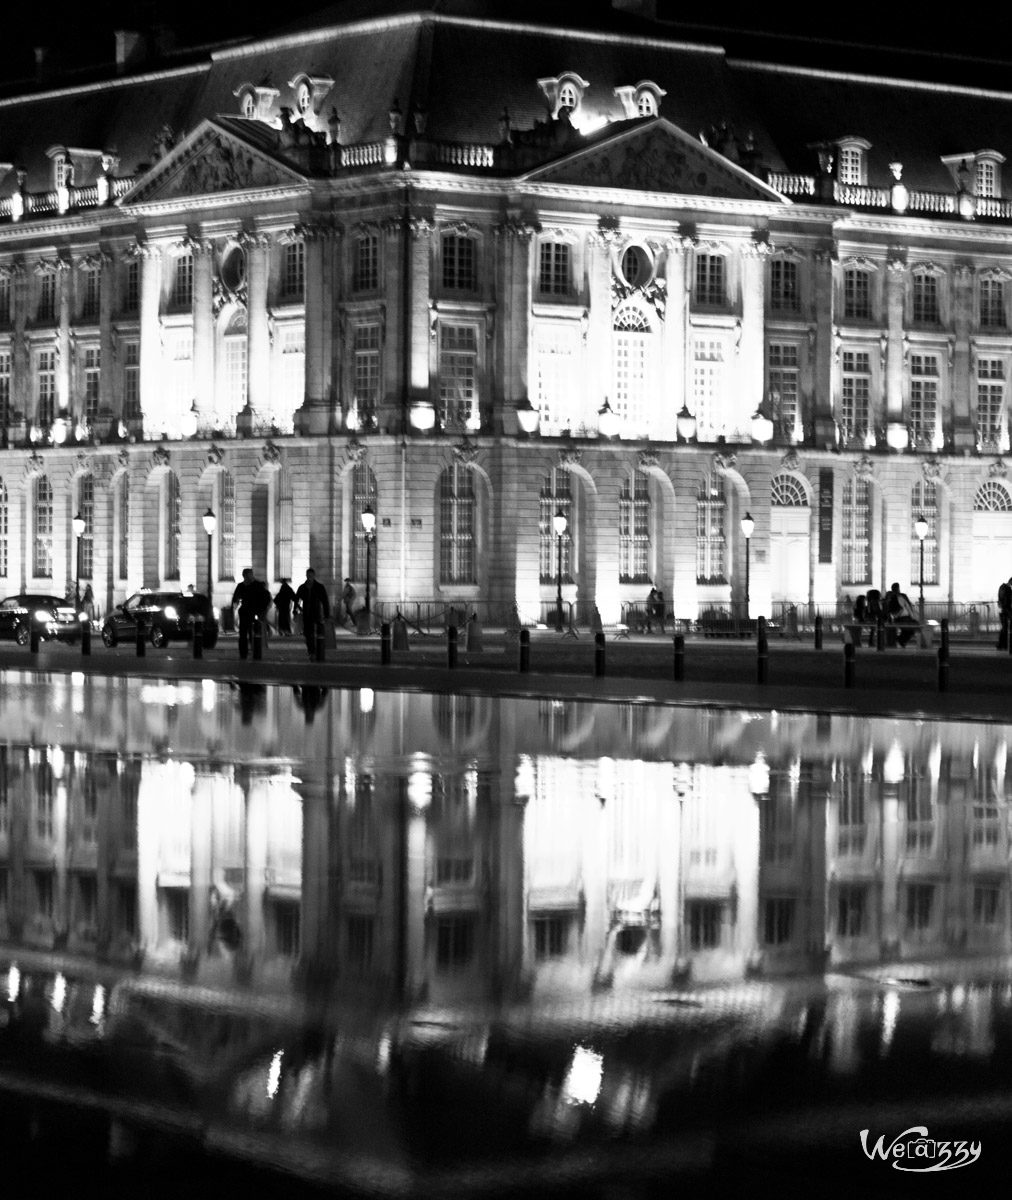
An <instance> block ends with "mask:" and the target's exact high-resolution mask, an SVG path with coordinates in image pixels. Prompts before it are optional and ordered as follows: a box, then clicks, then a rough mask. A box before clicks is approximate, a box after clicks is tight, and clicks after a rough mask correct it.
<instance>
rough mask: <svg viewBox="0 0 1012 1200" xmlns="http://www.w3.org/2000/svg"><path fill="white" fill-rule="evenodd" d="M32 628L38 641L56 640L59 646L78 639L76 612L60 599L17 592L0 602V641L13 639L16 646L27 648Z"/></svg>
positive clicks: (59, 597)
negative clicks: (35, 630) (0, 639)
mask: <svg viewBox="0 0 1012 1200" xmlns="http://www.w3.org/2000/svg"><path fill="white" fill-rule="evenodd" d="M33 626H34V628H35V629H37V630H38V634H39V638H40V639H41V640H42V641H46V640H48V639H50V638H56V639H58V640H59V641H61V642H77V641H80V639H81V622H80V620H79V619H78V615H77V610H76V609H75V608H74V605H73V604H72V603H68V602H67V601H66V600H64V599H63V597H62V596H47V595H45V594H44V593H42V592H19V593H18V594H17V595H16V596H8V597H7V598H6V599H5V600H0V638H14V639H15V641H16V642H17V643H18V645H19V646H27V645H28V643H29V641H30V640H31V636H32V627H33Z"/></svg>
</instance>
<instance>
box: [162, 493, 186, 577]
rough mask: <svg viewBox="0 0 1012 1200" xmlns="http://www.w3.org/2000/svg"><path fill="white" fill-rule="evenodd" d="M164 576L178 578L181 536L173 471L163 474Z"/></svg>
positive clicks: (179, 509) (179, 508)
mask: <svg viewBox="0 0 1012 1200" xmlns="http://www.w3.org/2000/svg"><path fill="white" fill-rule="evenodd" d="M164 502H165V578H166V579H178V578H179V542H180V538H181V537H182V527H181V517H182V510H181V503H180V499H179V477H178V476H177V475H176V474H175V472H174V471H169V472H167V473H166V476H165V492H164Z"/></svg>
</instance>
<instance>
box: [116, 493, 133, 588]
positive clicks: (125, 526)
mask: <svg viewBox="0 0 1012 1200" xmlns="http://www.w3.org/2000/svg"><path fill="white" fill-rule="evenodd" d="M117 509H118V511H117V523H118V529H117V533H118V534H119V546H118V549H119V553H118V555H117V558H118V559H119V564H118V571H117V576H118V578H119V579H126V577H127V570H128V567H129V563H130V479H129V477H128V476H127V474H126V473H125V472H124V474H123V476H122V478H121V479H120V481H119V491H118V502H117Z"/></svg>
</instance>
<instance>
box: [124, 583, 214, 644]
mask: <svg viewBox="0 0 1012 1200" xmlns="http://www.w3.org/2000/svg"><path fill="white" fill-rule="evenodd" d="M197 618H199V619H200V620H201V621H203V623H204V645H205V646H206V647H208V648H210V647H211V646H214V645H215V644H216V643H217V641H218V613H217V610H216V609H215V608H214V606H213V605H212V604H211V603H210V602H209V601H208V598H207V597H206V596H205V595H203V594H202V593H201V592H160V591H158V592H156V591H140V592H134V594H133V595H132V596H130V597H128V598H127V599H126V600H124V601H123V603H122V604H117V605H116V607H115V608H114V609H113V610H112V612H111V613H109V615H108V616H107V617H106V619H105V620H104V621H103V623H102V641H103V642H105V644H106V645H107V646H115V645H116V644H117V643H118V642H125V641H136V639H137V626H138V623H140V622H143V625H144V631H145V637H146V638H147V639H148V640H149V641H150V642H151V645H152V646H155V647H160V646H165V645H168V643H169V642H171V641H190V640H191V639H192V638H193V622H194V621H195V620H196V619H197Z"/></svg>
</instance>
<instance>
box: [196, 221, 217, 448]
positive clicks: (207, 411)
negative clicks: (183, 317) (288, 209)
mask: <svg viewBox="0 0 1012 1200" xmlns="http://www.w3.org/2000/svg"><path fill="white" fill-rule="evenodd" d="M192 250H193V398H194V401H195V402H196V405H197V421H198V424H199V425H200V426H201V427H210V426H212V425H214V423H215V421H214V284H213V273H214V243H213V242H211V241H208V240H205V239H202V238H193V239H192Z"/></svg>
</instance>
